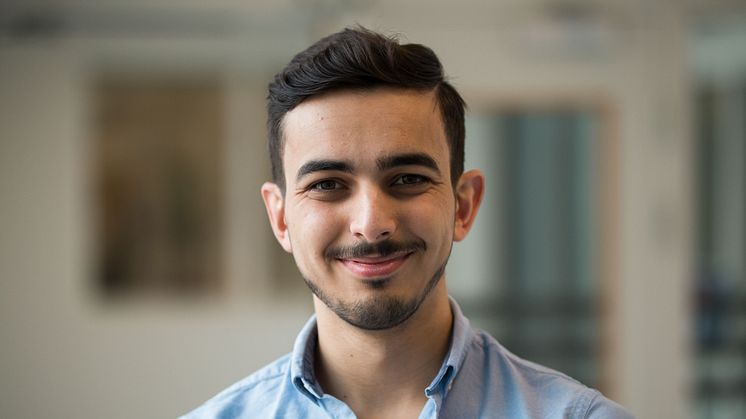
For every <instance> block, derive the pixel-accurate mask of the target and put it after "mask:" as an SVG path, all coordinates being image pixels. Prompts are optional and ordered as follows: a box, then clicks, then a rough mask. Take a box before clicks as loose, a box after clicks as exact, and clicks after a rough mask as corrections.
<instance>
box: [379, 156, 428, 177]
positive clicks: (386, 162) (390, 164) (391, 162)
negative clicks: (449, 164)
mask: <svg viewBox="0 0 746 419" xmlns="http://www.w3.org/2000/svg"><path fill="white" fill-rule="evenodd" d="M376 165H377V166H378V170H388V169H393V168H394V167H398V166H424V167H427V168H428V169H431V170H433V171H434V172H435V173H437V174H438V175H440V169H439V168H438V164H437V163H436V162H435V160H434V159H433V158H432V157H430V156H428V155H427V154H425V153H409V154H394V155H392V156H387V157H382V158H380V159H378V160H377V161H376Z"/></svg>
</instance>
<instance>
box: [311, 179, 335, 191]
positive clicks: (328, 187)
mask: <svg viewBox="0 0 746 419" xmlns="http://www.w3.org/2000/svg"><path fill="white" fill-rule="evenodd" d="M339 187H340V185H339V183H338V182H337V181H336V180H322V181H321V182H316V183H314V184H313V185H311V190H316V191H333V190H335V189H339Z"/></svg>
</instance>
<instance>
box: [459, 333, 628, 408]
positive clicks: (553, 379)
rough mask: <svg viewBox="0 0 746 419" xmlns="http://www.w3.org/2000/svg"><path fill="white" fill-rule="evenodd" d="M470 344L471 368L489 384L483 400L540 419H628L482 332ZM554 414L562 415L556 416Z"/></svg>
mask: <svg viewBox="0 0 746 419" xmlns="http://www.w3.org/2000/svg"><path fill="white" fill-rule="evenodd" d="M471 345H472V346H471V348H470V351H469V352H470V355H471V357H472V359H471V362H473V363H475V364H476V365H474V366H472V368H476V369H482V371H484V372H485V373H486V374H488V375H489V377H483V380H487V382H489V383H491V386H490V387H491V388H489V390H488V391H489V392H490V393H492V394H491V395H488V396H486V397H488V398H497V399H499V400H500V404H503V405H505V406H513V408H514V409H519V410H518V411H521V410H520V409H527V410H528V411H531V412H542V417H563V418H564V417H569V418H612V419H628V418H632V416H631V415H630V414H629V413H627V412H626V411H625V410H624V409H623V408H622V407H621V406H619V405H618V404H616V403H614V402H613V401H611V400H609V399H608V398H606V397H604V396H603V395H602V394H601V393H600V392H599V391H597V390H594V389H592V388H589V387H587V386H585V385H584V384H582V383H581V382H579V381H577V380H575V379H573V378H571V377H569V376H567V375H565V374H563V373H561V372H559V371H555V370H553V369H551V368H547V367H545V366H542V365H539V364H536V363H534V362H531V361H527V360H525V359H523V358H520V357H519V356H517V355H515V354H513V353H511V352H510V351H508V350H507V349H506V348H505V347H503V346H502V345H501V344H500V343H499V342H497V340H495V339H494V338H493V337H492V336H490V335H489V334H487V333H485V332H483V331H476V333H475V335H474V338H473V339H472V342H471ZM480 364H481V365H480ZM558 412H562V413H561V414H560V415H557V413H558ZM506 413H510V412H506ZM513 413H514V415H515V413H518V412H517V411H513Z"/></svg>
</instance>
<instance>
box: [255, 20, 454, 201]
mask: <svg viewBox="0 0 746 419" xmlns="http://www.w3.org/2000/svg"><path fill="white" fill-rule="evenodd" d="M377 87H391V88H401V89H413V90H421V91H423V92H424V91H434V92H435V97H436V100H437V104H438V107H439V108H440V113H441V119H442V120H443V125H444V126H443V129H444V131H445V134H446V138H447V141H448V148H449V151H450V165H451V182H452V184H453V186H454V187H455V185H456V183H457V182H458V179H459V178H460V177H461V174H462V173H463V171H464V135H465V129H464V108H465V106H466V104H465V102H464V100H463V99H462V98H461V96H460V95H459V93H458V92H457V91H456V89H454V88H453V86H451V85H450V84H449V83H448V82H447V81H446V79H445V76H444V73H443V67H442V65H441V63H440V60H438V57H437V56H436V55H435V53H434V52H433V51H432V50H431V49H430V48H428V47H426V46H424V45H420V44H403V45H402V44H399V42H398V40H397V39H396V38H393V37H387V36H384V35H381V34H379V33H376V32H373V31H370V30H368V29H365V28H363V27H356V28H347V29H344V30H342V31H340V32H337V33H335V34H332V35H329V36H327V37H325V38H322V39H320V40H319V41H317V42H316V43H315V44H313V45H311V46H310V47H308V49H306V50H305V51H302V52H300V53H298V54H297V55H296V56H295V57H293V59H292V60H291V61H290V63H288V65H287V66H286V67H285V68H284V69H282V71H280V72H279V73H277V74H276V75H275V77H274V79H273V80H272V82H271V83H270V84H269V94H268V96H267V131H268V143H269V156H270V160H271V163H272V179H273V181H274V182H275V183H276V184H277V185H278V186H279V187H280V188H281V189H282V190H283V191H284V190H285V174H284V169H283V160H282V158H283V151H284V140H283V133H282V121H283V118H284V117H285V114H287V113H288V112H289V111H291V110H293V109H294V108H295V107H296V106H298V105H299V104H300V103H301V102H303V101H304V100H306V99H307V98H309V97H313V96H318V95H321V94H324V93H328V92H332V91H340V90H370V89H374V88H377Z"/></svg>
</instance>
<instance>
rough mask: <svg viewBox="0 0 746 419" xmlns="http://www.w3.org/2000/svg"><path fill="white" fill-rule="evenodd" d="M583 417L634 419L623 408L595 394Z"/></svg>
mask: <svg viewBox="0 0 746 419" xmlns="http://www.w3.org/2000/svg"><path fill="white" fill-rule="evenodd" d="M584 417H585V418H586V419H635V417H634V416H632V414H631V413H629V412H628V411H627V410H626V409H625V408H623V407H622V406H620V405H619V404H617V403H616V402H614V401H612V400H609V399H607V398H606V397H604V396H603V395H602V394H601V393H597V394H596V397H594V398H593V400H592V401H591V404H590V406H588V411H587V412H586V414H585V416H584Z"/></svg>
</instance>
